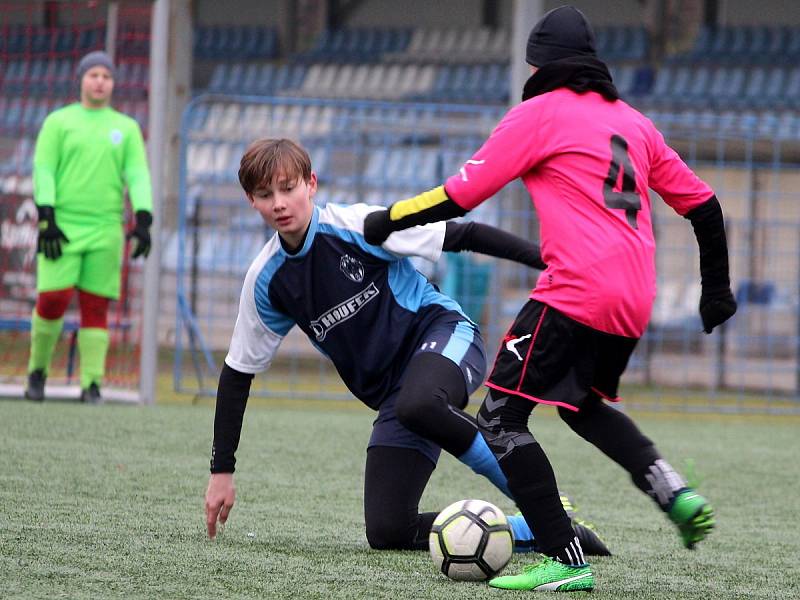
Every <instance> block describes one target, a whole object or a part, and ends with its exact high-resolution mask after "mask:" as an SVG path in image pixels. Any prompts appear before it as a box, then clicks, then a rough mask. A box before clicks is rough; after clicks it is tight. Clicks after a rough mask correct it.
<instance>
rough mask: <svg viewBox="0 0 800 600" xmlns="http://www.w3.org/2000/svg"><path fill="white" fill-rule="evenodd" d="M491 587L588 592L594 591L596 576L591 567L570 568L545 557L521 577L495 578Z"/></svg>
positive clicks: (526, 568) (505, 576)
mask: <svg viewBox="0 0 800 600" xmlns="http://www.w3.org/2000/svg"><path fill="white" fill-rule="evenodd" d="M489 585H490V586H491V587H494V588H500V589H503V590H527V591H539V592H588V591H590V590H593V589H594V575H592V569H591V567H589V565H583V566H582V567H570V566H568V565H565V564H562V563H560V562H558V561H557V560H553V559H552V558H550V557H549V556H545V557H544V558H543V559H542V561H541V562H539V563H536V564H535V565H528V566H527V567H524V568H523V569H522V573H520V574H519V575H503V576H502V577H495V578H494V579H492V580H490V581H489Z"/></svg>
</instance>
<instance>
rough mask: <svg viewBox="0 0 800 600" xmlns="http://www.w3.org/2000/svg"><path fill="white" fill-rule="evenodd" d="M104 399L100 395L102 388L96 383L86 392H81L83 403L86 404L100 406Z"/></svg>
mask: <svg viewBox="0 0 800 600" xmlns="http://www.w3.org/2000/svg"><path fill="white" fill-rule="evenodd" d="M102 401H103V397H102V396H101V395H100V388H99V387H98V386H97V384H96V383H92V384H91V385H90V386H89V387H88V388H86V389H85V390H81V402H85V403H86V404H100V403H101V402H102Z"/></svg>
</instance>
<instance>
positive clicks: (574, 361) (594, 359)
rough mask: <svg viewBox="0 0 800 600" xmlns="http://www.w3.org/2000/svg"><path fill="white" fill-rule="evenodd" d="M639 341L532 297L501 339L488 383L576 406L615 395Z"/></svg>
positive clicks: (536, 398) (548, 401)
mask: <svg viewBox="0 0 800 600" xmlns="http://www.w3.org/2000/svg"><path fill="white" fill-rule="evenodd" d="M638 341H639V340H638V339H637V338H628V337H623V336H620V335H612V334H610V333H604V332H602V331H598V330H596V329H592V328H591V327H588V326H586V325H583V324H581V323H578V322H577V321H575V320H573V319H571V318H569V317H568V316H566V315H565V314H563V313H561V312H559V311H557V310H555V309H554V308H552V307H550V306H547V305H546V304H543V303H541V302H539V301H537V300H529V301H528V302H527V303H526V304H525V306H523V307H522V310H520V311H519V314H518V315H517V318H516V320H515V321H514V323H513V325H511V329H509V330H508V333H507V334H506V336H505V338H504V339H503V343H502V345H501V346H500V350H499V351H498V353H497V358H496V359H495V362H494V367H493V368H492V372H491V374H490V375H489V378H488V381H487V382H486V386H487V387H490V388H492V389H495V390H498V391H500V392H505V393H508V394H513V395H515V396H521V397H523V398H527V399H529V400H533V401H534V402H542V403H544V404H554V405H556V406H562V407H564V408H567V409H569V410H574V411H578V410H580V408H581V405H582V404H583V403H584V401H585V400H586V399H587V398H588V397H590V396H600V397H602V398H605V399H607V400H613V401H616V400H618V398H617V388H618V387H619V379H620V377H621V376H622V373H623V372H624V371H625V367H627V366H628V360H629V359H630V356H631V353H633V349H634V348H635V347H636V342H638Z"/></svg>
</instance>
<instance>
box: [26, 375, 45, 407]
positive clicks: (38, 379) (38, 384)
mask: <svg viewBox="0 0 800 600" xmlns="http://www.w3.org/2000/svg"><path fill="white" fill-rule="evenodd" d="M46 379H47V376H46V375H45V374H44V370H43V369H36V370H35V371H31V372H30V373H28V387H27V388H25V397H26V398H27V399H28V400H33V401H35V402H41V401H42V400H44V382H45V380H46Z"/></svg>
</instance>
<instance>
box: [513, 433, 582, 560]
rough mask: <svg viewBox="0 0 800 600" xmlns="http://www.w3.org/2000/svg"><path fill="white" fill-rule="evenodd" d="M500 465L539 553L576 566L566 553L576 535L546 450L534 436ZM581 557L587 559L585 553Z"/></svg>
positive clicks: (515, 449)
mask: <svg viewBox="0 0 800 600" xmlns="http://www.w3.org/2000/svg"><path fill="white" fill-rule="evenodd" d="M499 462H500V467H501V468H502V469H503V472H504V473H505V474H506V477H507V478H508V487H509V488H510V489H511V493H512V494H513V496H514V500H515V502H516V503H517V507H518V508H519V509H520V511H521V512H522V515H523V516H524V517H525V521H526V522H527V523H528V525H529V526H530V528H531V531H532V532H533V536H534V538H535V539H536V544H537V546H538V548H539V551H540V552H541V553H542V554H546V555H548V556H551V557H553V558H558V559H559V560H561V561H562V562H564V563H565V564H572V562H571V560H572V559H567V558H566V554H564V550H565V548H567V547H569V546H570V544H572V543H573V541H575V542H576V543H577V540H576V538H575V532H574V531H573V529H572V523H571V521H570V519H569V517H568V516H567V513H566V512H565V511H564V507H563V506H562V504H561V498H560V497H559V493H558V486H557V485H556V478H555V474H554V473H553V467H552V466H551V465H550V461H549V460H548V458H547V455H546V454H545V453H544V450H542V447H541V446H540V445H539V443H538V442H536V441H535V440H533V438H532V437H531V438H530V441H529V443H526V444H524V445H521V446H516V447H515V448H514V449H513V450H512V451H511V452H510V453H508V454H507V455H506V456H504V457H503V458H501V459H500V461H499ZM579 546H580V544H578V547H579ZM562 555H563V556H562ZM580 556H581V558H582V557H583V552H580ZM581 564H582V563H581Z"/></svg>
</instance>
